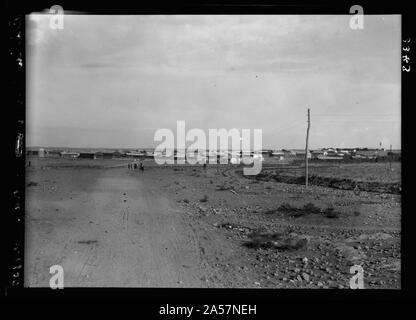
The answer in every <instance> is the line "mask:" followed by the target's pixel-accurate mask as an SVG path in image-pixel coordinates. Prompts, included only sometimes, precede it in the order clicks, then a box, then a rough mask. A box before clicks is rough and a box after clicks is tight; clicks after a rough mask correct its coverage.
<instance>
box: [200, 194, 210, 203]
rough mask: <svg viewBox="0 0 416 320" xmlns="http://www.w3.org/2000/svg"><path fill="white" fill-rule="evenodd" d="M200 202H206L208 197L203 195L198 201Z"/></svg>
mask: <svg viewBox="0 0 416 320" xmlns="http://www.w3.org/2000/svg"><path fill="white" fill-rule="evenodd" d="M199 201H200V202H208V196H207V195H204V197H203V198H202V199H201V200H199Z"/></svg>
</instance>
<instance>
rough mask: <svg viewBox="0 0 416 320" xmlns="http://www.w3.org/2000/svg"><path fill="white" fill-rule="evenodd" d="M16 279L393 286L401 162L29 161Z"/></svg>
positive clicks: (29, 282) (396, 282)
mask: <svg viewBox="0 0 416 320" xmlns="http://www.w3.org/2000/svg"><path fill="white" fill-rule="evenodd" d="M28 160H30V162H31V164H30V166H27V167H26V222H25V224H26V245H25V286H28V287H48V286H49V279H50V273H49V267H50V266H52V265H56V264H58V265H62V267H63V269H64V271H65V287H185V288H186V287H198V288H311V289H312V288H317V289H320V288H325V289H326V288H328V289H332V288H335V289H348V288H349V287H350V284H349V283H350V279H351V277H352V274H351V273H350V268H351V266H353V265H360V266H362V268H363V270H364V286H365V288H370V289H380V288H383V289H385V288H388V289H399V288H400V287H401V283H400V266H401V264H400V261H401V248H400V239H401V234H400V230H401V228H400V223H401V196H400V192H401V165H400V162H397V161H396V162H393V163H392V164H389V163H386V162H374V161H369V162H342V161H317V162H311V163H310V164H309V176H310V185H309V186H308V187H305V186H304V185H303V182H304V168H303V163H301V162H300V163H297V162H293V163H282V164H279V163H278V162H271V161H268V160H267V159H266V160H265V161H264V163H263V169H262V172H261V173H260V174H259V175H257V176H244V175H243V174H242V166H241V165H231V164H226V165H220V164H219V165H215V164H213V165H210V164H208V165H207V166H205V167H204V166H202V165H189V164H186V165H164V166H160V165H157V164H156V163H154V161H153V160H152V159H147V160H143V161H142V163H143V164H144V171H141V170H132V169H129V168H128V163H130V161H131V160H128V159H95V160H94V159H64V158H52V157H51V158H49V157H43V158H41V157H36V156H33V157H29V158H28Z"/></svg>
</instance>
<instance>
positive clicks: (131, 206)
mask: <svg viewBox="0 0 416 320" xmlns="http://www.w3.org/2000/svg"><path fill="white" fill-rule="evenodd" d="M361 9H362V8H361V7H360V6H355V8H354V10H353V11H354V12H355V14H351V13H350V12H348V11H346V12H345V14H336V15H335V14H334V15H332V14H325V15H319V14H232V15H228V14H217V15H216V14H154V15H153V14H150V15H140V14H131V15H128V14H112V15H106V14H88V13H85V14H84V13H76V12H70V11H69V12H68V13H66V11H65V7H61V6H58V5H57V6H54V7H53V8H52V9H51V11H50V12H53V13H50V12H49V11H48V12H32V13H29V14H27V15H26V17H25V73H26V102H25V104H26V122H25V136H24V139H25V140H24V149H23V150H24V157H25V158H24V159H25V160H24V162H25V163H24V167H25V169H24V175H25V182H24V183H25V187H24V188H25V204H24V212H25V213H24V214H25V220H24V232H25V234H24V236H25V242H24V287H25V288H53V289H55V288H58V289H59V288H203V289H205V288H232V289H337V290H341V289H401V287H402V283H401V218H402V215H401V212H402V205H401V193H402V181H401V144H402V141H401V129H402V128H401V117H402V115H401V98H402V96H401V90H402V83H401V81H402V80H401V79H402V78H401V77H402V72H404V71H403V69H402V66H403V65H404V63H405V62H404V60H403V59H402V56H403V50H404V49H403V47H406V46H409V48H410V46H411V41H413V39H408V40H407V42H406V39H403V38H402V32H401V23H402V20H401V15H399V14H372V15H366V14H361V13H362V11H360V10H361ZM364 10H365V7H364Z"/></svg>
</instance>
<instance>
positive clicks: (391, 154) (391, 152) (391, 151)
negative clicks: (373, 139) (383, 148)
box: [389, 145, 393, 171]
mask: <svg viewBox="0 0 416 320" xmlns="http://www.w3.org/2000/svg"><path fill="white" fill-rule="evenodd" d="M392 157H393V150H392V145H390V154H389V166H390V171H391V158H392Z"/></svg>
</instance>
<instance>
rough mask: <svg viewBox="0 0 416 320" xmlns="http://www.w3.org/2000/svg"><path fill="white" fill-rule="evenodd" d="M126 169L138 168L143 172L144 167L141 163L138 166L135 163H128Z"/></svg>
mask: <svg viewBox="0 0 416 320" xmlns="http://www.w3.org/2000/svg"><path fill="white" fill-rule="evenodd" d="M127 168H129V169H133V170H136V169H137V168H139V169H140V170H141V171H144V166H143V163H141V162H140V164H138V163H137V162H133V163H129V164H128V165H127Z"/></svg>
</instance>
